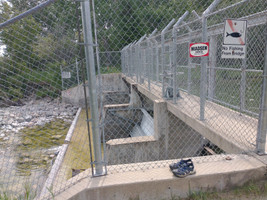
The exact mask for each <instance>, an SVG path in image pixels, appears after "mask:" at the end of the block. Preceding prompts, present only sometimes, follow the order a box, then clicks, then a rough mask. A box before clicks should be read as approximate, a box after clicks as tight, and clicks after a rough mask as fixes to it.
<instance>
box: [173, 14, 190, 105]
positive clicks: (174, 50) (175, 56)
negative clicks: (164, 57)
mask: <svg viewBox="0 0 267 200" xmlns="http://www.w3.org/2000/svg"><path fill="white" fill-rule="evenodd" d="M188 13H189V12H188V11H186V12H185V13H184V14H183V15H182V16H181V17H180V18H179V19H178V21H177V22H176V23H175V24H174V26H173V29H172V63H171V65H172V68H173V103H176V101H177V87H176V82H177V67H176V61H177V54H176V53H177V48H176V47H177V44H176V41H177V34H176V29H177V27H178V26H179V25H180V24H181V23H182V21H184V19H185V18H186V16H187V15H188Z"/></svg>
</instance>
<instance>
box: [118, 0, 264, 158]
mask: <svg viewBox="0 0 267 200" xmlns="http://www.w3.org/2000/svg"><path fill="white" fill-rule="evenodd" d="M202 3H203V2H202ZM210 3H211V2H209V3H208V4H207V5H205V4H204V6H203V7H202V10H201V9H197V8H195V10H193V9H194V8H193V7H194V6H193V5H190V6H189V7H186V6H184V8H185V10H183V12H181V13H180V14H179V15H177V16H175V17H174V18H176V19H178V20H177V21H176V20H175V21H172V20H171V18H170V19H169V20H168V21H167V22H165V26H157V27H155V28H158V30H159V31H158V33H157V34H156V35H153V36H152V37H149V34H150V33H148V32H145V33H147V35H148V36H147V37H146V39H144V40H142V41H140V43H138V42H137V44H136V43H135V42H133V40H132V41H131V42H132V43H131V44H130V45H126V46H125V47H124V48H122V57H123V58H124V59H125V60H124V62H123V63H122V66H123V68H124V67H127V70H128V71H131V68H137V67H138V66H141V67H139V68H138V69H139V70H141V72H140V71H139V72H138V73H135V74H131V76H128V74H127V73H125V75H126V80H128V82H129V83H131V81H130V80H133V81H134V82H135V81H136V79H135V78H134V77H135V76H137V77H139V80H141V81H136V83H137V85H138V86H137V88H138V91H137V94H138V95H137V96H138V97H141V96H144V97H143V98H148V99H150V100H152V104H153V106H148V107H149V108H151V107H153V115H151V117H152V118H153V122H154V134H153V136H154V139H155V141H153V142H154V145H155V146H157V145H158V146H157V147H151V148H154V153H155V152H157V153H158V156H156V157H155V154H154V155H153V156H154V157H153V159H155V160H161V159H163V160H164V159H165V160H169V159H177V158H183V157H195V156H203V155H210V154H212V155H214V154H225V153H232V152H235V153H236V152H238V153H245V152H256V151H257V150H258V149H257V148H256V146H257V143H258V141H260V140H261V139H260V138H259V137H260V136H259V132H258V126H259V113H261V110H260V107H261V102H262V92H261V91H262V87H263V85H262V84H263V79H262V75H263V67H264V65H265V63H264V62H265V49H266V37H265V34H264V33H265V30H266V20H263V18H264V17H263V16H265V17H266V2H263V1H236V2H231V3H230V2H228V1H221V2H220V1H215V2H214V3H213V4H212V5H211V6H210V7H209V8H208V6H209V5H210ZM259 5H263V6H259ZM214 8H215V9H214ZM186 10H188V11H189V12H185V11H186ZM196 11H197V12H196ZM204 11H205V12H204ZM226 19H239V20H246V21H247V29H246V57H245V58H243V59H241V58H238V59H234V58H222V51H223V45H224V38H225V37H227V36H228V37H229V33H228V35H224V25H225V20H226ZM152 30H153V29H150V31H151V32H152ZM242 34H243V32H242ZM142 35H144V34H142ZM140 38H141V37H140ZM137 41H138V39H137ZM203 42H208V43H209V56H208V57H207V58H204V57H200V56H197V57H193V56H190V55H189V49H190V47H189V46H190V44H194V43H203ZM150 43H152V45H149V44H150ZM133 46H134V47H135V49H136V48H137V49H139V51H140V52H142V53H141V56H140V59H141V60H144V62H142V64H141V65H140V63H139V62H138V61H136V62H135V60H134V64H132V65H127V59H128V60H131V59H132V58H131V55H126V52H127V51H130V50H129V49H133V48H134V47H133ZM239 48H240V47H239ZM149 49H150V51H149ZM131 61H132V60H131ZM129 68H130V69H129ZM150 73H151V74H150ZM137 80H138V79H137ZM139 84H140V87H139ZM133 96H135V95H133ZM141 101H142V100H141ZM159 102H161V103H159ZM140 105H141V107H142V108H143V109H146V106H147V105H146V104H143V103H142V104H139V105H138V106H140ZM158 109H160V112H159V113H160V114H159V113H157V112H158ZM155 113H156V114H155ZM157 114H159V115H160V117H159V116H157ZM159 119H160V120H159ZM158 120H159V121H160V122H158ZM158 129H159V130H160V131H159V130H158ZM203 130H204V131H203ZM133 140H134V141H135V140H136V143H138V142H140V141H142V142H143V138H142V139H141V138H140V141H139V140H138V139H137V138H134V139H133ZM219 141H220V142H219ZM222 141H223V142H222ZM153 142H151V141H150V142H149V139H148V140H147V143H150V144H149V145H152V144H153ZM118 144H119V143H118ZM118 144H117V145H118ZM132 146H134V145H132ZM132 146H131V147H132ZM233 146H234V148H232V147H233ZM188 147H190V148H188ZM132 148H133V147H132ZM133 149H134V148H133ZM133 149H132V151H133ZM131 153H132V152H131ZM132 154H133V153H132ZM132 154H131V155H132ZM143 154H144V155H146V152H145V151H144V152H143ZM209 158H210V157H209ZM202 160H203V161H204V160H205V157H203V158H202ZM134 162H137V161H134Z"/></svg>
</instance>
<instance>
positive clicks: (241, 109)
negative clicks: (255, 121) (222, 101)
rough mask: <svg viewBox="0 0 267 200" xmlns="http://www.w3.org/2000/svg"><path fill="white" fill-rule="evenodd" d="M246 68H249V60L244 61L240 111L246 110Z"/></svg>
mask: <svg viewBox="0 0 267 200" xmlns="http://www.w3.org/2000/svg"><path fill="white" fill-rule="evenodd" d="M246 68H247V59H246V58H244V59H243V60H242V67H241V83H240V111H241V112H242V111H244V110H245V106H246V105H245V104H246V102H245V101H246V100H245V99H246Z"/></svg>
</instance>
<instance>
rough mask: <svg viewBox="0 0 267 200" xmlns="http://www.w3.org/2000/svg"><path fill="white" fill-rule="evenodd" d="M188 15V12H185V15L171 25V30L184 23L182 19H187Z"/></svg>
mask: <svg viewBox="0 0 267 200" xmlns="http://www.w3.org/2000/svg"><path fill="white" fill-rule="evenodd" d="M188 14H189V12H188V11H185V13H184V14H183V15H182V16H181V17H180V18H179V19H178V20H177V22H176V23H175V24H174V25H173V28H177V27H178V26H179V25H180V24H181V23H182V22H183V21H184V19H185V18H186V17H187V15H188Z"/></svg>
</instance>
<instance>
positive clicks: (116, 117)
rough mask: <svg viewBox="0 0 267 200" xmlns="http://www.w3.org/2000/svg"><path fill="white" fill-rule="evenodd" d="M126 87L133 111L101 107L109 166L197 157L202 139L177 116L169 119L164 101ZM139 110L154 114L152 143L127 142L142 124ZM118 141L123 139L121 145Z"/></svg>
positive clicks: (144, 141)
mask: <svg viewBox="0 0 267 200" xmlns="http://www.w3.org/2000/svg"><path fill="white" fill-rule="evenodd" d="M128 87H129V88H130V94H131V101H130V103H129V108H132V109H133V110H127V109H125V106H124V104H123V105H122V106H123V108H124V109H121V110H120V109H119V108H118V106H116V108H117V109H114V107H113V106H105V107H104V108H105V112H104V113H105V127H104V130H105V132H104V133H105V141H107V148H106V151H107V161H108V163H109V164H111V165H115V164H127V163H136V162H145V161H153V160H162V159H174V158H182V157H188V156H197V155H198V152H200V150H201V148H202V147H203V137H202V135H200V134H199V133H197V132H196V131H195V130H194V129H192V128H190V127H189V126H188V125H187V124H185V123H184V122H183V121H181V120H180V119H179V118H177V117H176V116H174V115H171V112H169V111H168V106H167V102H166V101H165V100H163V99H158V98H156V97H155V96H153V95H154V94H153V93H151V92H146V90H142V87H139V86H138V85H136V84H134V83H132V82H129V83H128ZM139 89H141V90H142V92H140V91H139ZM143 93H145V95H144V94H143ZM147 95H149V97H150V98H151V99H150V98H148V97H147ZM135 106H137V107H135ZM140 107H144V108H145V109H148V110H153V111H154V123H153V124H154V125H153V127H154V128H153V129H154V130H152V131H153V134H152V135H153V139H152V140H151V138H150V137H136V138H128V137H129V135H130V133H131V132H132V130H133V128H134V127H135V125H136V124H140V123H141V124H142V122H141V121H140V119H142V115H140V112H137V111H138V110H140V109H139V108H140ZM111 110H112V111H111ZM125 119H127V120H125ZM138 119H139V121H138ZM133 122H134V123H133ZM119 138H123V140H124V141H123V140H121V139H119ZM146 139H147V140H146ZM132 141H135V142H132Z"/></svg>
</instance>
